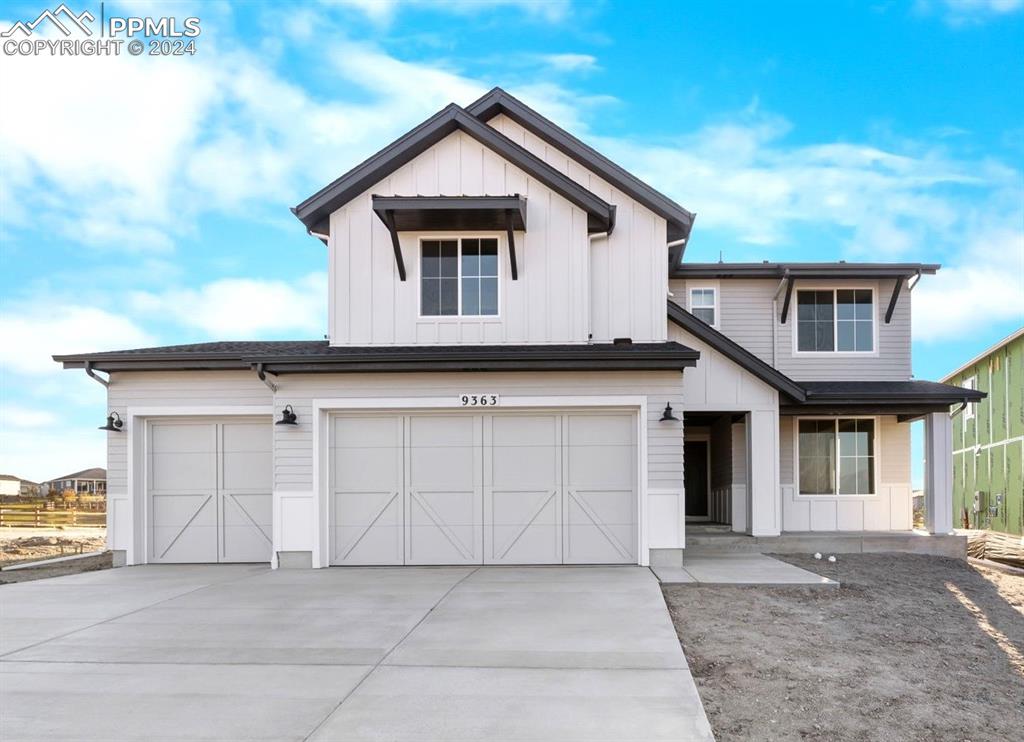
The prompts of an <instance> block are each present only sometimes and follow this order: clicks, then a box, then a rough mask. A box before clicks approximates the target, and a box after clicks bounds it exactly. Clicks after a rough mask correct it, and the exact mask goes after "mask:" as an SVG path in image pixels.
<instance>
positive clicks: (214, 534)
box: [147, 420, 273, 563]
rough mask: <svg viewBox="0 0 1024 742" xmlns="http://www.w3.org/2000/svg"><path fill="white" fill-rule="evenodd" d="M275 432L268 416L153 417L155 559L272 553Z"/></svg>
mask: <svg viewBox="0 0 1024 742" xmlns="http://www.w3.org/2000/svg"><path fill="white" fill-rule="evenodd" d="M272 436H273V433H272V429H271V428H270V421H269V420H253V421H248V420H202V421H194V422H191V421H190V422H182V421H178V420H173V421H161V420H155V421H152V422H150V424H149V430H148V450H147V463H148V466H147V469H148V471H147V480H148V481H147V484H148V498H149V507H148V512H147V517H148V519H149V523H148V524H147V525H148V533H149V538H150V550H149V551H150V559H151V560H152V561H154V562H168V563H192V562H195V563H202V562H218V561H220V562H232V561H235V562H267V561H270V558H271V555H272V548H273V547H272V543H271V532H272V525H271V524H272V522H273V514H272V507H273V504H272V503H273V497H272V487H271V477H272V458H273V455H272V452H271V447H272V446H271V444H272Z"/></svg>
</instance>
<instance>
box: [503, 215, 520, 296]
mask: <svg viewBox="0 0 1024 742" xmlns="http://www.w3.org/2000/svg"><path fill="white" fill-rule="evenodd" d="M515 215H516V212H515V211H513V210H512V209H508V210H507V211H506V212H505V233H506V234H507V235H508V263H509V268H511V269H512V280H513V281H518V280H519V264H518V263H517V262H516V237H515V232H514V231H513V229H512V224H513V220H514V219H515Z"/></svg>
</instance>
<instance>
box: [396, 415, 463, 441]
mask: <svg viewBox="0 0 1024 742" xmlns="http://www.w3.org/2000/svg"><path fill="white" fill-rule="evenodd" d="M479 421H480V418H478V417H475V416H470V415H417V416H413V417H411V418H409V443H410V444H411V445H412V446H413V447H414V448H419V447H430V448H440V447H447V446H457V447H465V446H474V445H476V443H477V427H478V425H479Z"/></svg>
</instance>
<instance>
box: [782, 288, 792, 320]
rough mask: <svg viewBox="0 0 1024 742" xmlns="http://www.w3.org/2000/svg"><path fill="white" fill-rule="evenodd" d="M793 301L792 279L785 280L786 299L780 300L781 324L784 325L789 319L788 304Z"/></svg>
mask: <svg viewBox="0 0 1024 742" xmlns="http://www.w3.org/2000/svg"><path fill="white" fill-rule="evenodd" d="M792 299H793V277H792V276H790V277H788V278H787V279H786V298H785V299H783V300H782V324H786V318H787V317H789V303H790V301H791V300H792Z"/></svg>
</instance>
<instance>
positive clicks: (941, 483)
mask: <svg viewBox="0 0 1024 742" xmlns="http://www.w3.org/2000/svg"><path fill="white" fill-rule="evenodd" d="M924 525H925V528H927V529H928V533H951V532H952V530H953V423H952V420H951V419H950V417H949V414H948V413H946V412H932V413H930V414H929V415H927V416H926V417H925V419H924Z"/></svg>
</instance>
